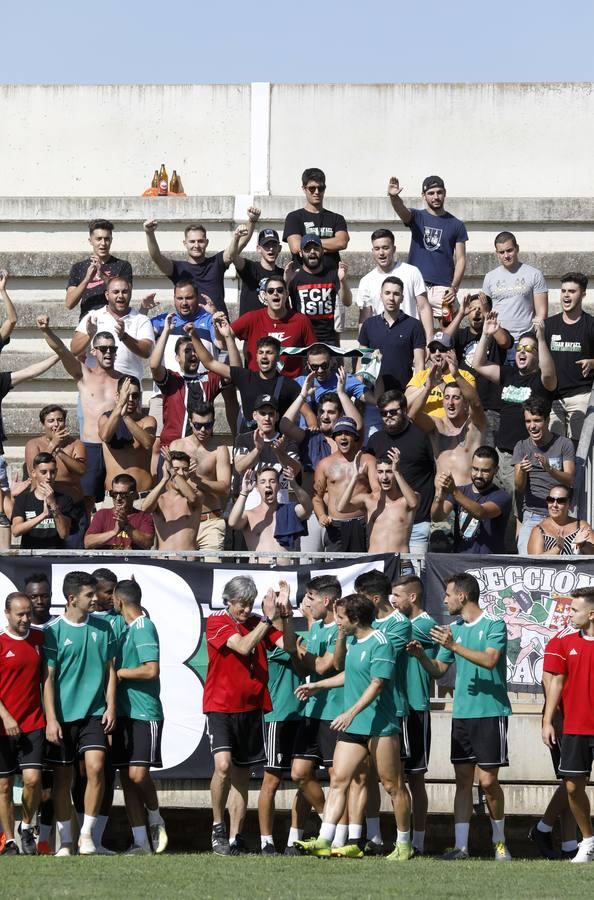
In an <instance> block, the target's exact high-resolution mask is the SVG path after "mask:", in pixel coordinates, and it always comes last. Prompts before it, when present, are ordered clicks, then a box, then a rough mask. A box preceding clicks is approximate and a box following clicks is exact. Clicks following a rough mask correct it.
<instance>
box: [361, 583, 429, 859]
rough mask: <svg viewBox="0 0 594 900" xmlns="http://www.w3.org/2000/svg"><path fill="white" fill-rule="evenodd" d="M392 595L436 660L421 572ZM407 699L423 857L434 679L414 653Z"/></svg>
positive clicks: (416, 845) (409, 759) (410, 776)
mask: <svg viewBox="0 0 594 900" xmlns="http://www.w3.org/2000/svg"><path fill="white" fill-rule="evenodd" d="M361 577H362V576H361ZM392 597H393V599H394V604H395V606H396V609H397V610H398V611H399V612H401V613H402V615H403V616H406V617H407V619H409V620H410V623H411V626H412V638H413V640H415V641H419V643H420V644H421V645H422V646H423V649H424V650H425V653H426V654H427V656H428V657H429V658H430V659H435V657H436V656H437V650H438V647H437V645H436V644H434V643H433V640H432V639H431V635H430V631H431V629H432V628H435V627H436V625H437V622H436V621H435V619H432V618H431V616H430V615H429V614H428V613H426V612H425V611H424V610H423V585H422V582H421V579H420V578H419V577H418V575H401V576H400V578H397V579H396V581H395V582H394V583H393V584H392ZM406 699H407V701H408V714H407V715H406V716H405V717H404V719H403V720H402V743H403V746H404V747H405V748H406V757H405V759H404V772H405V774H406V779H407V781H408V786H409V788H410V794H411V797H412V816H413V833H412V845H413V850H414V852H415V856H422V855H423V853H424V852H425V824H426V821H427V807H428V801H427V789H426V787H425V772H426V771H427V769H428V768H429V753H430V751H431V678H430V676H429V673H428V672H426V671H425V669H424V668H423V667H422V665H421V664H420V663H419V660H418V659H415V657H414V656H409V657H408V663H407V667H406Z"/></svg>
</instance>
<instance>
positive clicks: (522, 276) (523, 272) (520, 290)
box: [483, 263, 548, 338]
mask: <svg viewBox="0 0 594 900" xmlns="http://www.w3.org/2000/svg"><path fill="white" fill-rule="evenodd" d="M547 290H548V288H547V283H546V281H545V279H544V275H543V274H542V272H540V271H539V270H538V269H535V268H534V266H528V265H526V263H520V266H519V268H518V269H517V271H516V272H508V270H507V269H504V267H503V266H498V267H497V268H496V269H493V270H492V271H491V272H487V274H486V275H485V279H484V281H483V291H484V292H485V294H487V295H488V296H489V297H490V298H491V300H492V301H493V309H494V311H495V312H496V313H497V315H498V316H499V324H500V325H501V326H502V327H503V328H507V330H508V331H511V333H512V335H513V336H514V338H517V337H519V335H521V334H522V332H524V331H531V330H532V320H533V318H534V295H535V294H543V293H545V291H547Z"/></svg>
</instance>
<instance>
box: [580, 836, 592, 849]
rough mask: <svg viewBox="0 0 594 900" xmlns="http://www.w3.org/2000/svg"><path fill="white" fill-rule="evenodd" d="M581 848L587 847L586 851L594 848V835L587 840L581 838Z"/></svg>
mask: <svg viewBox="0 0 594 900" xmlns="http://www.w3.org/2000/svg"><path fill="white" fill-rule="evenodd" d="M582 847H587V848H588V849H590V847H594V835H593V836H592V837H589V838H582Z"/></svg>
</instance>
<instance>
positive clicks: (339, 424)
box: [332, 416, 359, 437]
mask: <svg viewBox="0 0 594 900" xmlns="http://www.w3.org/2000/svg"><path fill="white" fill-rule="evenodd" d="M341 431H346V433H347V434H354V435H355V437H359V429H358V428H357V423H356V422H355V420H354V419H351V417H350V416H342V417H341V418H340V419H337V420H336V422H335V423H334V428H333V429H332V434H340V432H341Z"/></svg>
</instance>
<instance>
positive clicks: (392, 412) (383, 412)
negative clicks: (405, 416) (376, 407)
mask: <svg viewBox="0 0 594 900" xmlns="http://www.w3.org/2000/svg"><path fill="white" fill-rule="evenodd" d="M403 412H404V407H403V406H397V407H396V408H395V409H380V411H379V413H380V416H381V417H382V419H393V418H394V417H395V416H399V415H400V414H401V413H403Z"/></svg>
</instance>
